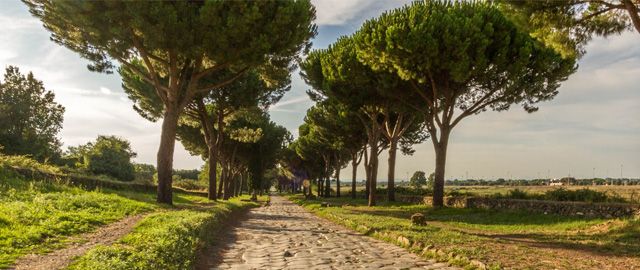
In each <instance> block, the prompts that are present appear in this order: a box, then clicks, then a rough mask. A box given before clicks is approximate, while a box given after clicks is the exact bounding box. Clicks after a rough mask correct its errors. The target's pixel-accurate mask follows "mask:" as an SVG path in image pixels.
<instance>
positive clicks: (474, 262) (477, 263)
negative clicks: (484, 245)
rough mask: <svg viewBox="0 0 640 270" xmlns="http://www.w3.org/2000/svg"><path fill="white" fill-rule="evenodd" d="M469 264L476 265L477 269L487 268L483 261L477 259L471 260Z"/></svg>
mask: <svg viewBox="0 0 640 270" xmlns="http://www.w3.org/2000/svg"><path fill="white" fill-rule="evenodd" d="M471 265H473V266H475V267H477V268H478V269H483V270H484V269H487V266H486V265H485V264H484V263H483V262H481V261H478V260H471Z"/></svg>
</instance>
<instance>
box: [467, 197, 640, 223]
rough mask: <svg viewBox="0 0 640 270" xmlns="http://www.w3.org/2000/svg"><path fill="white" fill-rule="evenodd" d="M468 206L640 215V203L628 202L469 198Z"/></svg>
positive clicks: (588, 214)
mask: <svg viewBox="0 0 640 270" xmlns="http://www.w3.org/2000/svg"><path fill="white" fill-rule="evenodd" d="M466 201H467V203H466V207H469V208H482V209H508V210H526V211H529V212H534V213H544V214H556V215H563V216H586V217H599V218H618V217H630V216H640V205H638V204H627V203H587V202H557V201H538V200H516V199H492V198H481V197H472V198H467V200H466Z"/></svg>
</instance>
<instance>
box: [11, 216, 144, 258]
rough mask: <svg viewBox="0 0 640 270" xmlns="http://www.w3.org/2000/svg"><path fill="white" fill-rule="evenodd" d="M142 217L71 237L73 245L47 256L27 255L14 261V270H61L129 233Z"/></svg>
mask: <svg viewBox="0 0 640 270" xmlns="http://www.w3.org/2000/svg"><path fill="white" fill-rule="evenodd" d="M143 217H144V215H136V216H131V217H127V218H124V219H122V220H120V221H117V222H114V223H111V224H109V225H106V226H103V227H100V228H98V229H97V230H95V231H93V232H89V233H84V234H81V235H77V236H73V237H71V240H72V242H73V244H71V245H70V246H68V247H65V248H63V249H59V250H56V251H53V252H51V253H47V254H29V255H26V256H24V257H22V258H20V259H18V261H16V263H15V265H14V267H13V268H10V269H15V270H54V269H62V268H64V267H66V266H68V265H69V263H71V261H72V260H73V258H75V257H77V256H80V255H83V254H84V253H85V252H87V251H88V250H90V249H91V248H93V247H95V246H96V245H109V244H112V243H114V242H116V241H117V240H118V239H120V238H121V237H123V236H124V235H126V234H128V233H129V232H131V230H132V229H133V226H134V225H136V224H137V223H138V221H140V220H141V219H142V218H143Z"/></svg>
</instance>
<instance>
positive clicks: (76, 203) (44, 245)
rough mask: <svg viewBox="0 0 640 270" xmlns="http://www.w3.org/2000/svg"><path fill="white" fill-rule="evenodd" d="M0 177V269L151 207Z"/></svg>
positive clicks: (1, 173)
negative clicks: (75, 236) (29, 253)
mask: <svg viewBox="0 0 640 270" xmlns="http://www.w3.org/2000/svg"><path fill="white" fill-rule="evenodd" d="M2 162H3V163H4V162H5V160H3V161H2ZM14 164H15V163H14ZM36 168H37V167H36ZM0 179H2V181H0V250H1V251H0V268H2V267H7V266H8V265H9V264H11V263H12V262H13V261H14V260H15V259H16V258H17V257H18V256H20V255H24V254H26V253H28V252H31V251H34V250H42V249H45V250H46V249H48V248H50V247H53V246H55V245H59V244H60V243H62V241H63V239H64V237H65V236H68V235H73V234H78V233H81V232H87V231H90V230H92V229H94V228H96V227H97V226H100V225H104V224H107V223H110V222H113V221H116V220H119V219H121V218H123V217H125V216H128V215H133V214H136V213H141V212H145V211H149V210H152V209H154V208H155V206H153V205H152V204H149V203H145V202H139V201H136V200H131V199H127V198H124V197H121V196H118V195H116V194H111V193H103V192H100V191H85V190H82V189H79V188H72V187H67V186H62V185H57V184H52V183H49V182H40V181H37V179H24V178H22V177H19V176H17V175H15V174H13V173H9V172H8V171H6V170H3V169H1V168H0Z"/></svg>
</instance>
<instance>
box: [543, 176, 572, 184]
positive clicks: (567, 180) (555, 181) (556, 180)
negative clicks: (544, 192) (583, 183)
mask: <svg viewBox="0 0 640 270" xmlns="http://www.w3.org/2000/svg"><path fill="white" fill-rule="evenodd" d="M575 181H576V179H575V178H574V177H563V178H554V179H553V180H551V181H549V185H550V186H569V185H573V184H574V183H575Z"/></svg>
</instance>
